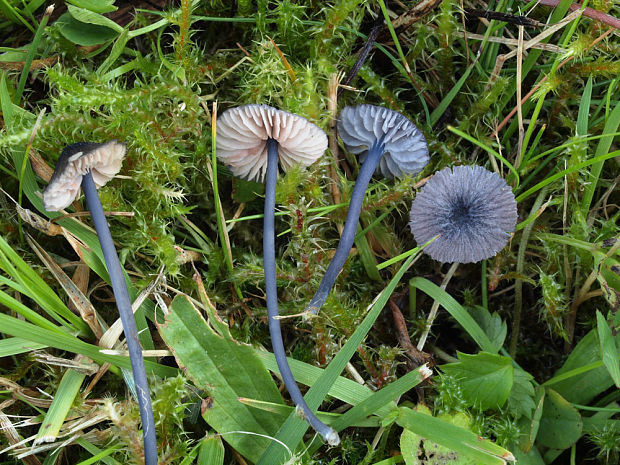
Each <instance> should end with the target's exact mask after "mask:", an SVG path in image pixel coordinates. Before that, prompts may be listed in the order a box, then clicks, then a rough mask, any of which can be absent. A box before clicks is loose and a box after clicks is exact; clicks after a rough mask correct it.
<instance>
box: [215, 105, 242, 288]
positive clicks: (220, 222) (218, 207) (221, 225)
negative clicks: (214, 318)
mask: <svg viewBox="0 0 620 465" xmlns="http://www.w3.org/2000/svg"><path fill="white" fill-rule="evenodd" d="M216 138H217V102H213V111H212V112H211V164H210V165H209V166H210V170H209V171H210V174H211V187H212V188H213V197H214V199H213V200H214V202H215V214H216V216H217V230H218V234H219V236H220V243H221V244H222V250H223V251H224V257H226V268H228V275H229V276H231V275H232V274H233V259H232V250H231V248H230V240H229V238H228V231H227V230H226V226H225V225H226V218H225V217H224V209H223V208H222V202H221V200H220V192H219V190H218V185H217V148H216ZM233 287H234V289H235V293H236V294H237V297H239V299H241V300H243V294H242V293H241V289H239V286H238V285H237V284H236V283H234V282H233Z"/></svg>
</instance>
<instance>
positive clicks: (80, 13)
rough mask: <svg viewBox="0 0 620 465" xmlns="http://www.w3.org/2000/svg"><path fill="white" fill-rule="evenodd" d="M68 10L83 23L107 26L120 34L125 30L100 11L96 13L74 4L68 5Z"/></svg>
mask: <svg viewBox="0 0 620 465" xmlns="http://www.w3.org/2000/svg"><path fill="white" fill-rule="evenodd" d="M67 10H69V14H70V15H71V16H73V17H74V18H75V19H77V20H78V21H80V22H81V23H86V24H94V25H96V26H103V27H107V28H109V29H112V30H113V31H116V32H117V33H119V34H120V33H121V32H123V27H122V26H120V25H119V24H117V23H115V22H114V21H112V20H111V19H108V18H106V17H105V16H103V15H100V14H99V13H95V12H94V11H90V10H86V9H84V8H79V7H77V6H73V5H67ZM87 27H88V26H87Z"/></svg>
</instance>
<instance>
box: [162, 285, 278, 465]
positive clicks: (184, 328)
mask: <svg viewBox="0 0 620 465" xmlns="http://www.w3.org/2000/svg"><path fill="white" fill-rule="evenodd" d="M158 329H159V332H160V334H161V336H162V338H163V339H164V341H165V342H166V344H167V345H168V347H170V349H171V350H172V352H173V353H174V356H175V358H176V359H177V362H178V364H179V366H181V367H182V368H183V369H184V370H185V373H186V374H187V376H188V377H189V378H190V379H192V380H193V381H194V383H195V384H196V386H198V387H199V388H201V389H204V390H206V391H207V392H208V393H209V395H210V396H211V402H210V405H209V407H208V408H206V409H204V412H203V417H204V419H205V420H206V421H207V423H208V424H209V425H210V426H211V427H213V428H214V429H215V430H216V431H217V432H218V433H220V434H223V433H230V434H225V435H224V436H223V438H224V440H225V441H226V442H228V443H229V444H231V445H232V447H233V448H234V449H235V450H237V451H238V452H239V453H241V454H243V455H244V456H245V457H247V458H248V459H250V460H251V461H253V462H255V461H256V460H257V459H258V457H259V456H260V454H261V453H262V452H263V451H264V450H265V449H266V448H267V446H268V444H269V441H268V440H267V439H266V438H264V437H260V436H259V435H273V434H275V432H276V430H277V428H278V426H279V423H280V422H279V419H278V418H277V416H275V415H273V414H270V413H268V412H264V411H261V410H258V409H254V408H251V407H248V406H246V405H244V404H242V403H241V402H239V400H238V399H239V397H247V398H251V399H258V400H263V401H267V402H274V403H277V402H282V396H281V395H280V393H279V392H278V389H277V388H276V385H275V383H274V381H273V378H272V377H271V375H270V374H269V371H268V370H267V369H266V368H265V366H264V365H263V364H262V363H261V361H260V360H259V359H258V357H256V355H255V352H254V349H252V347H250V346H247V345H245V344H239V343H237V342H236V341H234V340H232V339H230V338H228V337H223V336H220V335H218V334H216V333H215V332H214V331H213V329H212V327H211V326H209V324H208V323H207V321H206V320H205V319H204V318H203V317H202V316H201V314H200V313H199V312H198V310H197V309H196V308H195V307H194V306H193V305H192V303H191V302H190V301H189V299H188V298H187V296H185V295H182V294H181V295H178V296H177V297H176V298H175V299H174V300H173V301H172V304H171V305H170V313H168V314H167V315H166V321H165V323H163V324H160V325H158ZM233 431H234V432H235V433H232V432H233ZM240 431H247V432H249V433H257V434H258V435H256V434H243V433H240Z"/></svg>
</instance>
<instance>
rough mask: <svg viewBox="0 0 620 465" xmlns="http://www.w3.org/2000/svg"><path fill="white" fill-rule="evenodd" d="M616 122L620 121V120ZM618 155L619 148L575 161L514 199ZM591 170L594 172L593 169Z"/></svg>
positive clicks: (520, 198) (619, 113) (521, 197)
mask: <svg viewBox="0 0 620 465" xmlns="http://www.w3.org/2000/svg"><path fill="white" fill-rule="evenodd" d="M618 108H620V105H619V106H618V107H616V109H618ZM618 117H619V118H620V111H618ZM618 122H619V123H620V120H619V121H618ZM599 145H600V144H599ZM609 145H611V140H610V143H609ZM597 153H598V150H597ZM618 155H620V150H616V151H614V152H610V153H606V154H604V155H599V156H596V157H594V158H591V159H590V160H586V161H583V162H581V163H577V164H576V165H573V166H572V167H570V168H568V169H565V170H563V171H560V172H559V173H556V174H554V175H553V176H549V177H548V178H545V179H544V180H543V181H541V182H539V183H538V184H536V185H534V186H532V187H531V188H529V189H528V190H526V191H525V192H524V193H523V194H521V195H519V196H518V197H517V199H516V200H517V203H519V202H522V201H523V200H525V199H526V198H528V197H529V196H530V195H532V194H533V193H534V192H537V191H539V190H540V189H542V188H543V187H545V186H547V185H548V184H551V183H552V182H554V181H557V180H558V179H562V178H563V177H564V176H566V175H567V174H570V173H574V172H576V171H579V170H580V169H581V168H585V167H586V166H590V165H594V164H598V165H599V166H600V167H601V168H602V166H603V165H602V162H604V161H605V160H609V159H610V158H615V157H617V156H618ZM592 171H593V172H594V169H593V170H592ZM599 174H600V171H599ZM591 175H593V173H591ZM597 180H598V176H597ZM590 186H591V184H588V185H587V186H586V189H589V187H590ZM586 192H587V191H586ZM593 196H594V188H592V197H593ZM592 197H590V200H589V201H588V202H587V204H588V209H589V208H590V202H591V201H592ZM584 200H586V197H585V195H584ZM585 203H586V202H584V201H582V207H583V208H585V205H584V204H585Z"/></svg>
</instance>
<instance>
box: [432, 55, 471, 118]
mask: <svg viewBox="0 0 620 465" xmlns="http://www.w3.org/2000/svg"><path fill="white" fill-rule="evenodd" d="M476 63H477V61H474V62H473V63H472V64H471V65H470V66H469V67H468V68H467V69H466V70H465V72H464V73H463V75H462V76H461V78H460V79H459V80H458V81H457V82H456V84H454V87H452V89H450V92H448V94H447V95H446V96H445V97H444V98H443V99H442V101H441V102H439V105H438V106H437V108H435V109H434V110H433V112H432V113H431V121H430V125H431V127H433V126H435V124H437V121H439V119H440V118H441V117H442V116H443V114H444V113H445V112H446V110H447V109H448V107H449V106H450V104H451V103H452V101H453V100H454V99H455V98H456V96H457V95H458V93H459V92H460V90H461V87H463V84H465V82H467V79H469V75H470V74H471V72H472V70H473V69H474V66H475V65H476ZM448 129H450V128H448Z"/></svg>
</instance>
